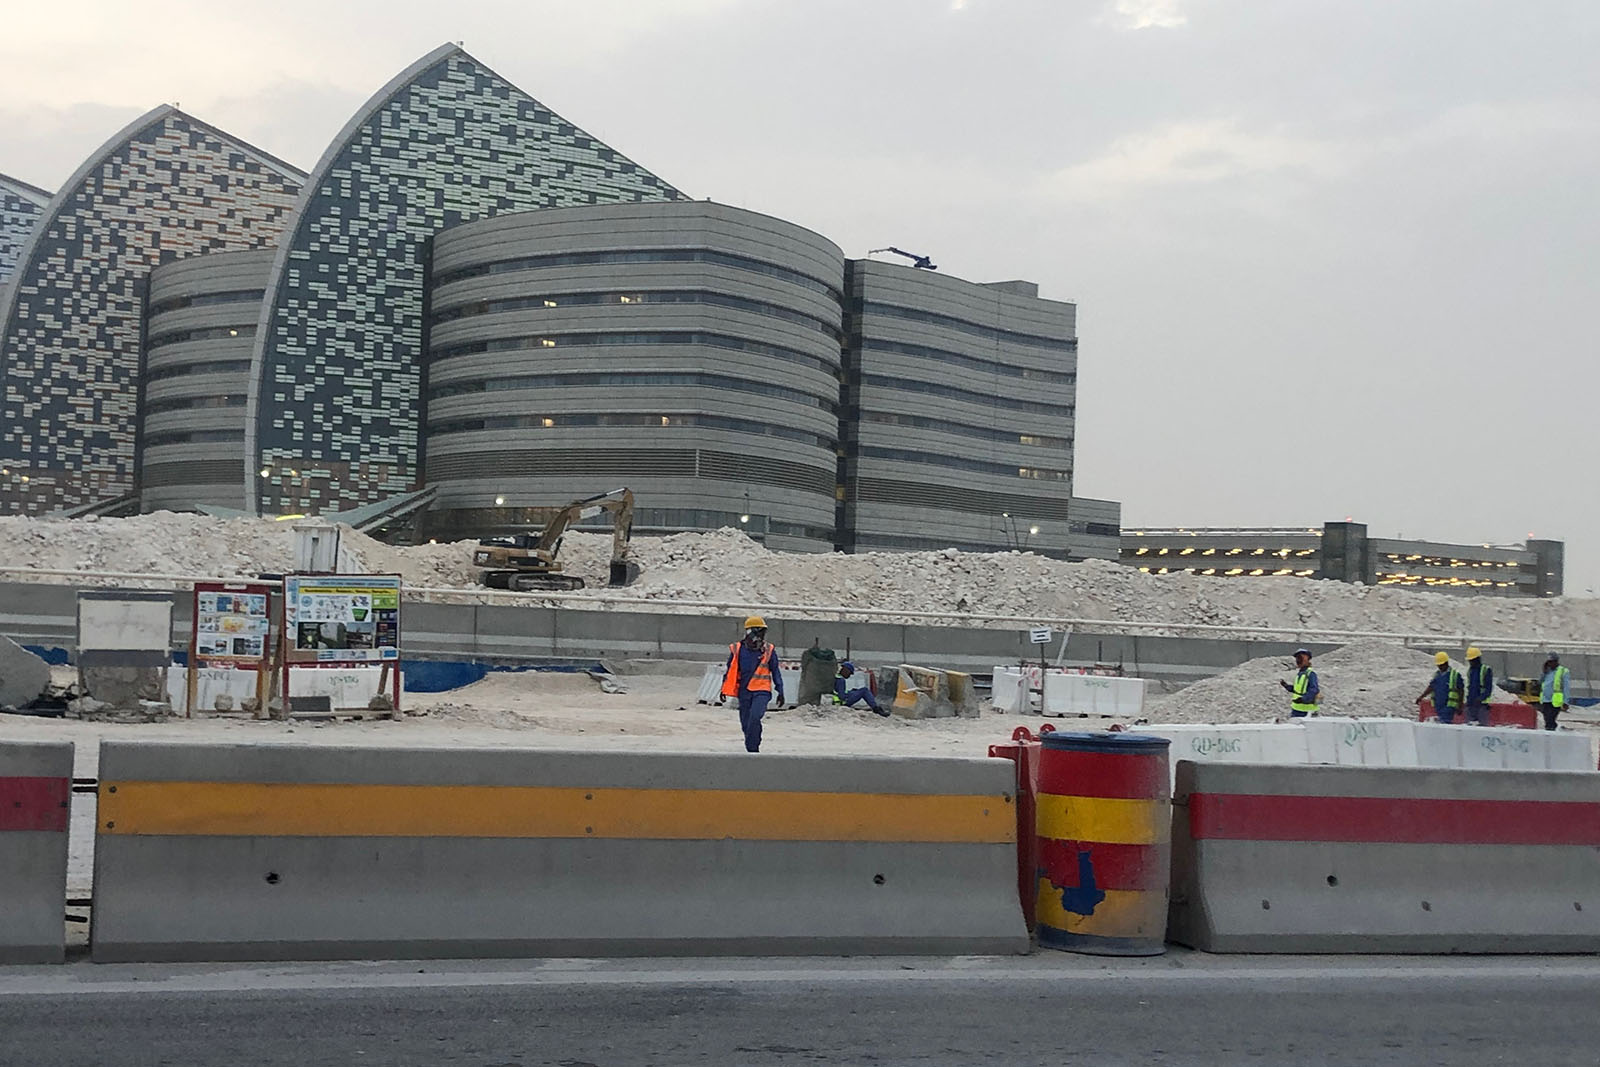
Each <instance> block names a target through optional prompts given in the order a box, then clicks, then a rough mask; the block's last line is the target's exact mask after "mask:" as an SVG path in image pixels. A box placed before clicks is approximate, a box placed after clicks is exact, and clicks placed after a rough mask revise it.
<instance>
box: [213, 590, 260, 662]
mask: <svg viewBox="0 0 1600 1067" xmlns="http://www.w3.org/2000/svg"><path fill="white" fill-rule="evenodd" d="M270 590H271V587H270V586H265V585H246V584H240V583H224V582H196V583H195V587H194V655H195V658H196V659H202V660H226V661H228V662H230V663H234V664H237V665H239V666H241V667H252V668H254V667H256V666H258V665H259V664H260V663H261V661H262V660H264V659H266V658H267V655H268V653H269V652H271V650H272V644H271V642H270V641H268V639H267V638H268V636H269V635H270V633H271V631H272V614H271V610H270V608H271V598H272V593H271V591H270Z"/></svg>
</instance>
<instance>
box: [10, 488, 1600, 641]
mask: <svg viewBox="0 0 1600 1067" xmlns="http://www.w3.org/2000/svg"><path fill="white" fill-rule="evenodd" d="M292 525H293V524H292V523H276V522H271V521H266V520H252V519H216V518H210V517H207V516H201V515H178V514H172V513H168V512H161V513H157V514H154V515H144V516H139V517H137V518H128V519H98V520H96V519H82V520H73V521H63V520H50V519H26V518H0V567H6V568H20V569H23V570H29V571H36V570H68V571H72V572H75V573H83V572H95V571H120V572H136V573H163V574H182V575H219V576H233V575H250V574H255V573H257V572H260V571H281V570H285V569H287V568H289V567H291V566H292V564H293V531H292V529H291V527H292ZM610 546H611V538H610V536H609V535H606V534H585V533H572V534H568V535H567V538H566V541H565V544H564V546H563V550H562V558H563V560H564V562H565V563H566V566H567V570H568V571H569V572H570V573H573V574H577V575H580V576H582V577H584V578H585V579H586V580H587V581H588V582H589V586H590V588H589V589H587V590H585V593H584V595H587V596H607V595H612V591H610V590H608V589H607V588H606V587H605V582H606V572H607V567H606V562H607V558H608V556H609V553H610ZM344 547H345V550H346V552H347V554H348V556H349V558H350V560H351V561H352V564H353V565H357V566H361V567H364V568H365V569H367V570H369V571H373V572H397V573H399V574H401V575H402V576H403V577H404V578H405V580H406V582H407V583H408V584H411V585H413V586H422V587H436V588H460V589H469V588H473V587H474V584H475V579H474V571H473V569H472V566H471V559H472V549H473V547H474V546H473V543H472V542H458V543H455V544H430V545H419V546H416V547H411V548H392V547H390V546H388V545H384V544H381V543H379V542H377V541H374V540H372V539H371V538H368V537H365V536H363V535H361V534H358V533H354V532H353V531H347V532H346V534H345V536H344ZM633 554H634V558H635V559H636V561H637V562H638V563H639V564H640V566H641V569H642V573H641V576H640V579H639V581H638V582H637V583H636V584H635V585H633V586H632V587H630V588H629V589H628V590H626V595H628V596H635V597H644V598H649V599H656V600H667V601H702V600H712V601H728V602H734V603H738V604H749V605H767V604H808V605H817V606H836V605H845V606H850V607H857V608H874V609H881V610H887V611H905V612H936V613H955V614H978V615H1014V616H1022V617H1027V618H1034V619H1046V618H1082V619H1109V620H1118V621H1125V622H1145V623H1158V624H1159V623H1168V624H1191V625H1192V624H1210V625H1219V626H1249V627H1261V628H1267V629H1273V630H1297V629H1315V630H1346V631H1360V632H1368V633H1421V634H1426V633H1440V634H1455V633H1470V634H1474V635H1481V636H1484V637H1519V638H1532V639H1536V640H1547V641H1549V642H1550V643H1552V644H1560V643H1562V642H1570V641H1600V601H1595V600H1584V599H1576V598H1563V599H1558V600H1541V601H1532V600H1514V599H1508V598H1501V597H1460V596H1448V595H1445V594H1438V593H1421V592H1413V591H1409V590H1402V589H1394V588H1366V587H1363V586H1359V585H1347V584H1344V583H1341V582H1322V581H1313V580H1311V579H1302V578H1256V579H1230V578H1209V577H1202V576H1198V575H1189V574H1168V575H1151V574H1143V573H1140V572H1139V571H1137V570H1135V569H1133V568H1131V567H1125V566H1122V565H1121V564H1118V563H1113V562H1110V561H1101V560H1091V561H1089V562H1086V563H1063V562H1060V561H1057V560H1051V559H1046V558H1044V557H1042V556H1036V555H1032V554H1029V553H1020V552H991V553H977V552H958V551H956V550H955V549H945V550H942V551H936V552H906V553H864V554H861V555H838V554H817V555H807V554H797V553H775V552H768V551H767V550H766V549H765V548H763V547H762V546H761V545H759V544H757V543H756V542H754V541H752V540H750V539H749V538H748V537H746V536H745V535H744V534H743V533H742V532H740V531H738V530H732V529H722V530H717V531H712V532H708V533H684V534H675V535H673V536H671V537H662V538H648V537H641V538H635V540H634V542H633ZM9 577H10V578H11V580H15V578H16V575H11V576H9ZM40 580H50V579H48V578H46V577H43V576H40Z"/></svg>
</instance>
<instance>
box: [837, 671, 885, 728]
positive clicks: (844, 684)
mask: <svg viewBox="0 0 1600 1067" xmlns="http://www.w3.org/2000/svg"><path fill="white" fill-rule="evenodd" d="M855 673H856V665H855V664H854V663H851V662H850V661H849V660H845V661H844V662H843V663H841V664H839V673H838V674H837V675H835V676H834V679H833V699H834V700H835V701H836V702H837V703H840V704H843V705H844V706H845V707H847V708H850V707H854V706H855V705H856V704H857V703H858V702H859V701H863V700H864V701H866V704H867V707H869V708H871V709H872V710H873V711H874V712H876V713H877V714H879V715H883V716H885V717H887V716H888V714H889V709H888V708H885V707H881V706H880V705H879V704H878V698H877V697H875V696H873V695H872V690H871V689H869V688H867V687H866V686H864V685H860V686H852V685H851V684H850V679H851V677H852V676H853V675H854V674H855Z"/></svg>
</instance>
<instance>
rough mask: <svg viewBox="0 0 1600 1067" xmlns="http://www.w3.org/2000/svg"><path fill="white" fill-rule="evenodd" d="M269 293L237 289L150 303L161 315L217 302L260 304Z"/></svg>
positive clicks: (152, 310) (154, 313)
mask: <svg viewBox="0 0 1600 1067" xmlns="http://www.w3.org/2000/svg"><path fill="white" fill-rule="evenodd" d="M266 295H267V293H266V290H265V289H235V290H233V291H232V292H226V293H202V294H200V295H199V296H172V297H168V298H167V299H165V300H161V301H158V302H156V303H154V304H151V305H150V314H152V315H161V314H164V313H165V312H168V311H178V310H180V309H182V308H203V307H213V306H215V305H217V304H259V303H261V301H262V299H263V298H265V297H266Z"/></svg>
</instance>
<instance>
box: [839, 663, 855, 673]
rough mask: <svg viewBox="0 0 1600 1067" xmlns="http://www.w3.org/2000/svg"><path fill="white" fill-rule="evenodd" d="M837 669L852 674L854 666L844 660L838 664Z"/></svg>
mask: <svg viewBox="0 0 1600 1067" xmlns="http://www.w3.org/2000/svg"><path fill="white" fill-rule="evenodd" d="M839 669H840V670H841V671H849V672H850V673H852V674H854V673H855V669H856V665H855V664H854V663H851V662H850V661H849V660H845V661H844V662H843V663H841V664H839Z"/></svg>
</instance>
